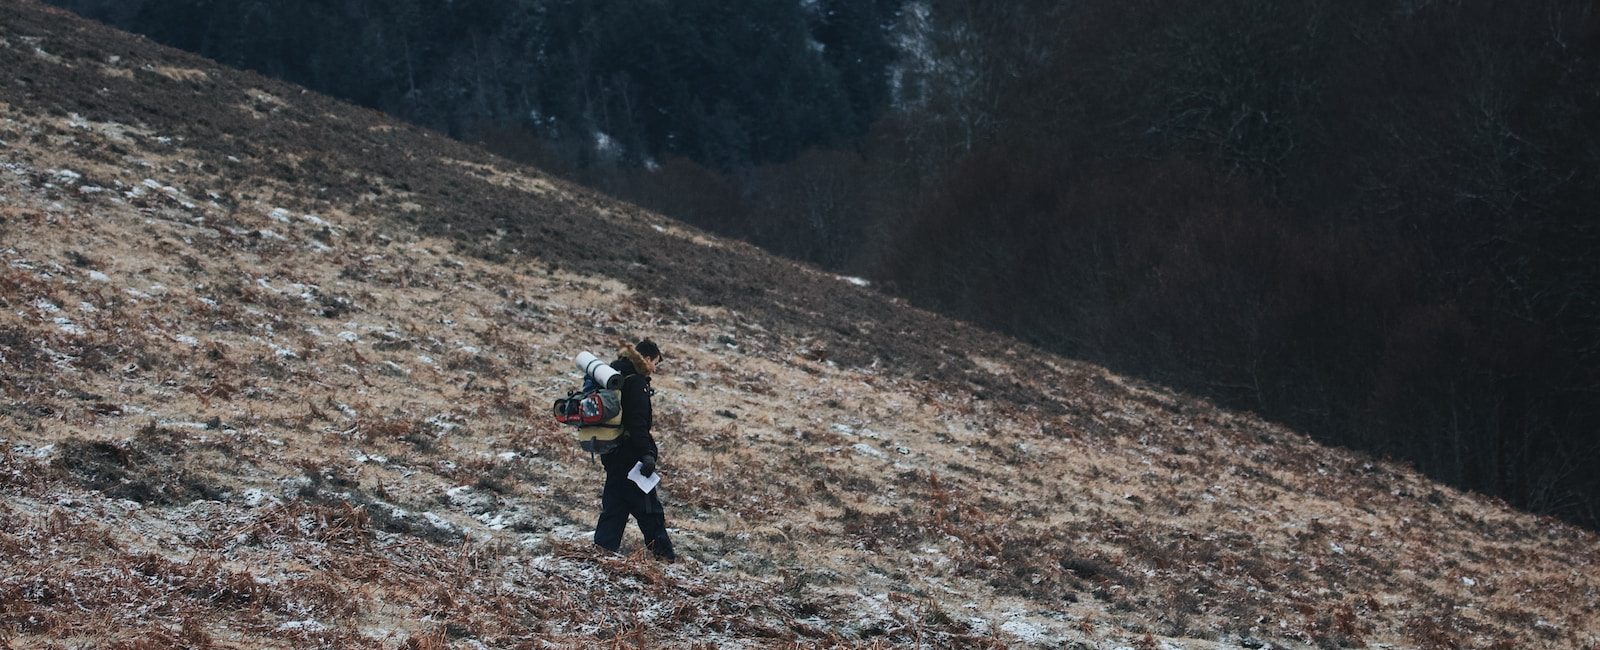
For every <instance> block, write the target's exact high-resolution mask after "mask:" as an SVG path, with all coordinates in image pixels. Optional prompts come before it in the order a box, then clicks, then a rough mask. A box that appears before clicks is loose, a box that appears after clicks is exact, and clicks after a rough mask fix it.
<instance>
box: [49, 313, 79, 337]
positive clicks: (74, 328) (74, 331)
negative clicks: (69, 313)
mask: <svg viewBox="0 0 1600 650" xmlns="http://www.w3.org/2000/svg"><path fill="white" fill-rule="evenodd" d="M55 320H56V328H57V329H59V330H61V331H63V332H66V333H67V334H71V335H74V336H77V335H80V334H83V328H82V327H78V325H77V324H76V323H74V322H72V320H71V319H69V318H62V317H60V316H57V317H56V319H55Z"/></svg>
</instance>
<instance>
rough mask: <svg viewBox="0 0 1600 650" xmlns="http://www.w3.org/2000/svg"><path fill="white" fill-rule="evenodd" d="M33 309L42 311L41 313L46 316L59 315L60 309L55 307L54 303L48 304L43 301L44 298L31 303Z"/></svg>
mask: <svg viewBox="0 0 1600 650" xmlns="http://www.w3.org/2000/svg"><path fill="white" fill-rule="evenodd" d="M33 308H34V309H37V310H39V311H42V312H44V313H46V314H59V313H61V308H60V307H57V306H56V305H55V303H53V302H50V301H48V300H45V299H44V298H40V299H38V300H35V301H33Z"/></svg>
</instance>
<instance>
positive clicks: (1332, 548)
mask: <svg viewBox="0 0 1600 650" xmlns="http://www.w3.org/2000/svg"><path fill="white" fill-rule="evenodd" d="M1328 550H1330V551H1333V552H1334V553H1337V554H1339V555H1344V547H1343V546H1340V545H1339V544H1338V543H1337V542H1328Z"/></svg>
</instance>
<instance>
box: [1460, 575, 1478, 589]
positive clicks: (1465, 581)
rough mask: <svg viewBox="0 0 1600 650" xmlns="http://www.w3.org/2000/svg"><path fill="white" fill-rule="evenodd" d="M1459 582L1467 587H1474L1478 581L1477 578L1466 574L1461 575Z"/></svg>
mask: <svg viewBox="0 0 1600 650" xmlns="http://www.w3.org/2000/svg"><path fill="white" fill-rule="evenodd" d="M1461 584H1463V585H1466V586H1468V587H1476V586H1478V581H1477V580H1473V579H1472V578H1468V577H1466V576H1461Z"/></svg>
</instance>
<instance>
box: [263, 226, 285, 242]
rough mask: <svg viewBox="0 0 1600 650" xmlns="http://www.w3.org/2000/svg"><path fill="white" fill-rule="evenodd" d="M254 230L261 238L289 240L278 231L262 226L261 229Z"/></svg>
mask: <svg viewBox="0 0 1600 650" xmlns="http://www.w3.org/2000/svg"><path fill="white" fill-rule="evenodd" d="M256 232H257V233H259V234H260V235H261V238H262V239H276V240H278V241H289V238H288V237H284V236H283V235H280V234H278V233H275V232H272V231H271V230H267V229H265V228H263V229H261V230H257V231H256Z"/></svg>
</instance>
